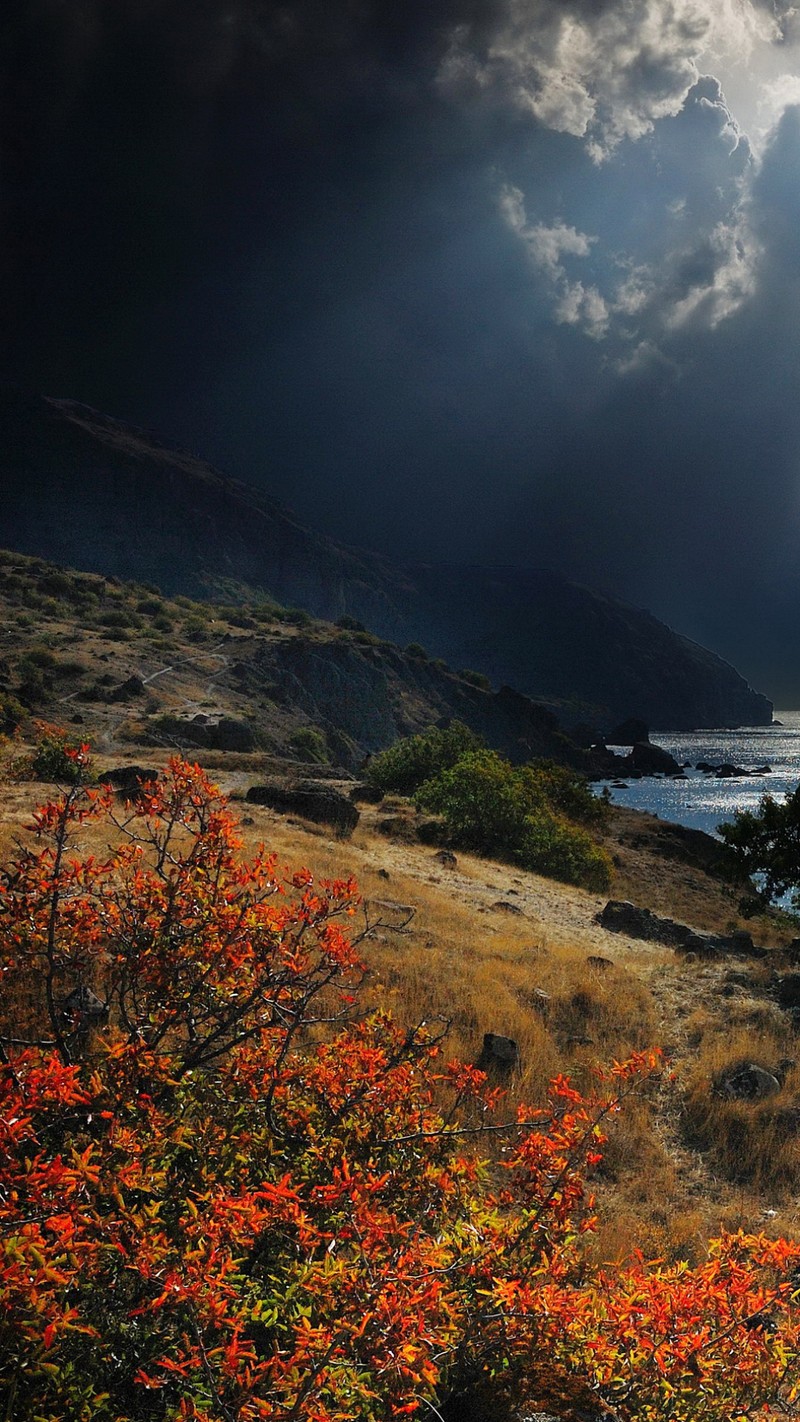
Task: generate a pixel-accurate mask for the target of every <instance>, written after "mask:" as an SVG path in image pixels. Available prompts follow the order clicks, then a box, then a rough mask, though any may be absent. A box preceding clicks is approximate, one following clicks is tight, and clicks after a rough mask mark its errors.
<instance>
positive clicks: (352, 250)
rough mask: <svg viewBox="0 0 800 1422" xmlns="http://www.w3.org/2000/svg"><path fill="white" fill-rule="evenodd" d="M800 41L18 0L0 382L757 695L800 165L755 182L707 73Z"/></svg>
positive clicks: (5, 183)
mask: <svg viewBox="0 0 800 1422" xmlns="http://www.w3.org/2000/svg"><path fill="white" fill-rule="evenodd" d="M795 27H796V20H795V18H794V15H793V11H792V9H791V7H790V6H789V5H788V4H785V3H783V0H781V3H780V4H773V3H768V2H767V0H764V3H759V4H758V5H750V4H748V3H744V4H741V3H739V0H669V3H667V0H403V3H397V2H396V0H392V3H388V0H372V3H370V0H351V3H348V0H338V2H337V3H332V0H287V3H285V4H280V3H271V2H268V0H229V3H227V4H225V3H220V0H70V3H65V2H64V0H10V3H9V4H8V5H7V7H6V8H4V10H3V14H2V17H1V18H0V218H1V219H2V222H1V225H0V300H2V305H3V313H4V320H3V323H2V337H0V353H1V354H2V369H3V370H4V372H5V374H6V375H7V376H10V377H12V378H16V379H18V380H21V381H23V382H24V383H27V384H29V385H31V386H33V387H35V388H38V389H43V390H46V391H48V392H50V393H55V394H64V395H71V396H73V397H76V398H80V399H84V400H87V401H89V402H91V403H94V404H96V405H99V406H101V407H103V408H105V409H107V410H110V411H111V412H113V413H118V414H120V415H122V416H125V417H128V418H132V419H134V420H137V421H139V422H142V423H148V424H150V425H153V426H155V427H156V428H158V429H160V430H161V431H162V432H163V434H164V435H165V436H166V437H168V438H170V437H171V438H177V439H179V440H180V441H181V442H183V443H187V444H189V445H191V446H193V447H195V448H197V449H199V450H201V451H202V452H205V453H207V454H209V455H210V456H211V457H213V458H215V459H216V460H217V462H219V463H222V464H223V465H225V466H226V467H227V468H228V469H229V470H230V471H231V472H234V473H238V474H240V475H242V476H243V477H245V478H249V479H252V480H254V481H261V482H264V483H266V484H267V485H268V486H269V487H271V488H273V489H274V490H275V491H276V492H279V493H280V494H281V495H282V496H283V497H284V498H285V499H286V500H287V501H288V502H289V503H291V504H293V505H295V507H297V508H298V509H299V510H300V512H301V513H304V514H305V516H306V517H308V518H309V520H311V521H313V522H316V523H318V524H319V525H321V526H324V527H326V528H328V529H329V530H330V531H331V532H333V533H335V534H336V535H338V536H340V537H342V536H343V537H349V538H350V539H351V540H353V541H358V540H360V541H362V542H365V543H372V544H378V545H382V546H384V547H387V548H390V549H392V550H393V551H395V552H397V553H401V554H407V555H412V556H413V555H421V556H425V557H430V558H436V557H438V558H476V559H479V558H487V557H492V558H494V559H496V560H498V561H507V562H510V561H516V562H519V563H539V562H543V561H546V562H550V563H555V564H557V565H558V566H560V567H561V568H562V569H563V570H565V571H567V572H568V573H571V574H572V575H574V576H578V577H584V578H586V579H587V580H594V581H595V582H600V583H601V584H603V585H604V586H606V587H609V588H612V589H616V590H618V591H621V592H623V593H626V594H627V595H629V596H631V597H632V598H634V599H635V600H636V601H639V602H642V603H645V602H648V603H650V604H651V605H652V606H653V607H654V610H656V611H658V612H659V613H660V614H661V615H666V616H667V617H670V618H672V620H673V621H676V622H678V623H680V625H681V626H682V627H683V628H684V629H685V630H688V631H690V632H692V633H694V634H695V635H698V636H705V637H707V638H708V639H709V640H711V641H712V643H714V644H715V645H717V646H719V647H721V648H722V649H723V650H725V651H726V652H727V653H728V654H729V655H731V656H732V657H734V659H738V660H739V661H740V662H742V664H743V666H744V669H745V670H749V671H751V672H752V674H753V675H759V676H761V669H762V667H764V668H767V663H768V658H767V655H766V651H765V656H764V658H763V660H762V661H759V659H758V656H757V655H756V651H757V650H758V651H759V655H760V650H759V649H761V650H763V649H767V650H769V649H768V646H767V644H768V642H769V637H768V636H765V635H764V628H763V627H762V628H761V630H760V631H759V630H758V627H757V619H756V614H755V613H754V612H753V611H752V609H753V607H754V606H755V605H756V603H757V601H758V599H759V598H761V599H762V601H764V602H765V603H766V600H768V599H771V602H770V606H771V607H773V608H775V609H778V611H776V612H775V614H774V617H773V619H772V624H771V625H772V627H774V629H775V640H776V645H777V641H778V640H779V638H778V630H777V629H778V628H779V627H780V629H783V628H784V621H785V620H786V619H788V612H787V611H786V609H789V608H791V607H793V606H796V601H793V600H794V599H795V591H794V589H795V575H794V571H793V568H794V562H795V561H796V559H795V550H796V540H797V532H798V529H797V506H796V505H797V496H796V493H795V487H796V473H795V470H796V461H797V456H798V450H799V449H800V415H798V414H797V413H796V401H795V400H794V397H793V388H794V384H793V382H794V381H795V378H796V375H797V366H798V346H797V336H796V331H797V329H798V319H797V318H798V316H800V311H798V310H797V295H798V272H800V250H798V239H797V232H798V231H799V230H800V224H799V223H798V216H800V214H798V213H797V210H796V209H797V202H798V199H797V193H798V192H800V181H798V180H797V179H798V163H799V161H800V137H799V136H798V131H797V123H796V120H795V119H793V118H792V117H787V118H786V119H785V120H784V123H783V125H782V126H781V129H780V130H779V132H778V133H777V135H776V136H774V138H773V141H772V145H771V147H770V148H769V151H768V152H767V153H766V154H765V155H764V156H763V160H762V158H761V157H760V156H759V155H755V156H754V153H753V151H752V149H751V146H750V143H749V141H748V139H747V137H746V135H745V134H744V133H743V132H742V131H741V128H740V125H739V123H738V122H737V117H736V115H735V113H733V112H731V109H730V108H729V106H728V103H727V101H726V97H725V93H724V88H723V87H722V86H721V84H720V80H719V75H717V74H715V73H711V72H706V73H703V72H702V71H703V69H704V68H706V69H712V70H713V67H714V61H713V55H714V54H716V53H717V52H719V53H720V54H723V53H725V52H735V53H738V52H740V51H741V52H743V51H744V50H746V48H747V46H748V45H750V44H755V43H759V44H761V45H765V46H770V45H772V46H773V48H774V47H780V46H782V47H783V49H784V50H786V51H787V52H788V51H789V50H791V47H792V45H793V44H794V42H795V38H796V37H795V33H794V31H795ZM709 55H711V56H712V59H711V60H709V58H708V56H709ZM701 56H702V57H703V62H702V63H701V62H700V61H701ZM793 125H794V126H793ZM798 593H799V595H800V590H798ZM795 621H796V622H798V623H799V624H800V619H797V618H795ZM770 635H771V633H770ZM780 635H781V636H783V635H784V631H783V630H781V632H780ZM787 635H788V634H787ZM737 638H738V640H737ZM754 649H755V650H754ZM798 653H800V648H798ZM769 656H770V657H772V661H770V662H769V666H772V665H773V663H774V661H775V657H774V656H773V653H772V652H771V651H770V652H769ZM748 658H749V659H750V660H749V661H748ZM797 660H798V666H800V655H798V659H797ZM765 677H766V680H765ZM762 680H764V682H765V689H767V690H769V689H770V683H769V677H768V676H767V675H766V672H765V673H764V676H762ZM798 689H799V690H800V685H799V686H798Z"/></svg>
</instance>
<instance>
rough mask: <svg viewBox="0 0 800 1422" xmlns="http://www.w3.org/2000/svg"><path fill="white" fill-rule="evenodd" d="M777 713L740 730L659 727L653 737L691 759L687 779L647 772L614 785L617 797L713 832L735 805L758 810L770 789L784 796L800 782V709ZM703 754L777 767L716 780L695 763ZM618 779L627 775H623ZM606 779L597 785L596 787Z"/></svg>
mask: <svg viewBox="0 0 800 1422" xmlns="http://www.w3.org/2000/svg"><path fill="white" fill-rule="evenodd" d="M775 718H776V721H780V722H781V724H780V725H775V724H773V725H772V726H744V727H741V728H740V729H738V730H735V731H714V730H709V731H689V732H679V733H678V732H675V733H670V732H668V731H664V732H658V731H654V732H653V733H652V734H651V737H650V739H651V741H652V742H653V744H654V745H658V746H663V748H664V750H668V751H670V752H671V753H672V755H674V757H675V759H676V760H677V762H678V764H679V765H684V763H685V762H686V761H688V762H689V764H688V765H687V766H685V770H684V773H685V775H686V776H687V779H686V780H669V779H660V778H657V777H654V776H645V777H644V778H643V779H642V780H631V781H629V782H626V783H627V785H628V788H627V789H626V790H617V789H612V788H610V787H609V793H610V795H611V799H612V801H613V803H614V804H616V805H628V806H629V807H630V808H631V809H634V810H648V811H649V812H650V814H653V815H658V816H659V818H660V819H662V820H672V821H673V823H675V824H679V825H689V826H691V827H692V828H694V829H702V830H706V832H707V833H708V834H714V833H715V832H716V829H717V826H718V825H719V824H720V823H721V822H722V821H723V820H730V819H732V818H733V815H734V813H735V811H736V810H757V809H758V806H759V803H760V801H761V797H762V796H763V795H765V794H766V793H767V792H769V794H770V795H774V796H775V798H776V799H783V797H784V796H785V795H786V794H787V792H789V791H791V790H795V789H796V788H797V785H798V784H799V783H800V711H776V713H775ZM616 749H618V750H619V751H622V750H623V748H622V747H617V748H616ZM623 753H624V752H623ZM701 760H705V761H709V762H710V763H711V764H712V765H723V764H728V765H737V766H741V767H743V768H744V769H747V770H753V769H754V768H755V767H756V766H761V765H765V764H766V765H770V766H771V767H772V770H771V773H770V774H769V775H746V776H741V777H737V778H736V779H726V780H716V779H714V777H713V776H710V775H704V774H703V772H702V771H699V770H696V769H695V767H696V765H697V762H698V761H701ZM619 779H621V780H624V779H625V777H624V775H621V776H620V777H619ZM605 783H607V782H601V783H600V784H599V785H597V786H596V788H597V790H600V789H602V787H603V784H605Z"/></svg>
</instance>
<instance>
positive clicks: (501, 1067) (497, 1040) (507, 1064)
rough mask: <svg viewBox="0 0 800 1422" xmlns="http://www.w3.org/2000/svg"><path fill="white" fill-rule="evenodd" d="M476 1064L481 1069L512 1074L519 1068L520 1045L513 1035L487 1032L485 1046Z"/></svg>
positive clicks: (499, 1073)
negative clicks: (507, 1035) (505, 1035)
mask: <svg viewBox="0 0 800 1422" xmlns="http://www.w3.org/2000/svg"><path fill="white" fill-rule="evenodd" d="M475 1065H476V1066H478V1067H480V1069H481V1071H485V1072H487V1073H495V1074H497V1075H500V1076H510V1075H511V1073H512V1072H514V1071H518V1070H519V1065H520V1060H519V1047H518V1046H517V1044H516V1042H515V1041H514V1039H513V1037H501V1036H499V1035H498V1033H496V1032H485V1033H484V1035H483V1047H482V1048H481V1054H480V1056H479V1057H478V1060H477V1062H476V1063H475Z"/></svg>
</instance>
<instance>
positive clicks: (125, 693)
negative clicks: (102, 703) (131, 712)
mask: <svg viewBox="0 0 800 1422" xmlns="http://www.w3.org/2000/svg"><path fill="white" fill-rule="evenodd" d="M144 693H145V685H144V682H143V681H142V678H141V677H140V676H129V677H128V680H127V681H123V682H122V683H121V684H120V685H119V686H115V687H114V688H113V690H112V691H109V693H108V700H109V701H132V700H133V699H134V698H135V697H137V696H144Z"/></svg>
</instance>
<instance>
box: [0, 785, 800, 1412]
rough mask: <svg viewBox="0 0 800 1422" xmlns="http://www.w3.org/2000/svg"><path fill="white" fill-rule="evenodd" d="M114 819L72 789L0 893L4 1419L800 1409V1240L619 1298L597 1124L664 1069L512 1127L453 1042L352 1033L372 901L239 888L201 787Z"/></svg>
mask: <svg viewBox="0 0 800 1422" xmlns="http://www.w3.org/2000/svg"><path fill="white" fill-rule="evenodd" d="M111 801H112V797H111V792H110V791H108V790H104V791H102V792H101V791H97V792H87V791H85V790H84V789H83V788H82V787H81V786H80V785H76V786H74V787H72V789H70V790H69V791H68V792H67V793H66V794H65V795H64V796H63V797H62V798H61V799H59V800H56V801H53V802H51V803H50V804H48V805H46V806H44V807H43V808H42V809H41V810H40V811H39V812H38V813H37V816H36V818H35V822H34V826H33V829H34V835H35V837H34V839H33V842H32V843H31V844H29V845H24V846H21V847H19V848H18V851H17V854H16V857H15V859H14V860H13V861H12V862H11V863H9V864H8V865H7V866H6V867H5V868H4V869H3V870H2V871H1V873H0V878H1V880H2V893H1V894H0V970H2V971H3V974H4V978H5V979H6V980H7V983H8V988H9V991H8V993H7V994H6V995H5V997H4V999H3V1005H2V1006H0V1047H2V1051H1V1052H0V1140H1V1141H2V1150H0V1267H2V1278H3V1292H2V1302H1V1303H0V1392H1V1393H2V1397H3V1399H4V1401H5V1404H6V1406H5V1411H6V1414H7V1415H8V1416H9V1417H11V1416H12V1415H13V1417H14V1418H15V1422H34V1419H37V1418H46V1419H53V1422H54V1419H56V1418H58V1419H61V1418H70V1419H72V1418H75V1419H78V1418H87V1419H88V1418H91V1419H92V1422H120V1419H122V1418H124V1419H125V1422H179V1419H180V1422H266V1420H267V1419H272V1422H345V1419H353V1422H355V1419H361V1422H377V1420H378V1419H380V1422H383V1419H389V1418H393V1417H394V1418H397V1417H401V1416H406V1415H416V1414H418V1413H420V1409H424V1411H422V1412H421V1414H420V1415H423V1416H427V1415H428V1413H432V1414H437V1413H438V1412H439V1410H440V1409H441V1408H445V1409H447V1408H448V1405H449V1407H450V1409H451V1415H463V1412H464V1410H465V1407H466V1404H467V1403H468V1402H469V1401H470V1400H473V1399H474V1398H475V1396H476V1395H480V1394H481V1393H483V1394H484V1396H485V1397H486V1396H488V1398H489V1399H491V1402H492V1403H493V1405H494V1411H495V1412H496V1413H497V1412H500V1411H501V1409H502V1407H503V1404H504V1402H507V1403H509V1404H510V1402H511V1400H512V1398H513V1397H514V1395H515V1394H521V1395H522V1396H523V1397H524V1399H525V1400H526V1401H527V1402H528V1403H529V1405H534V1406H537V1407H546V1408H547V1407H549V1408H550V1409H552V1408H553V1407H556V1408H558V1409H559V1410H562V1411H566V1412H567V1413H573V1414H574V1413H575V1412H577V1411H578V1410H581V1411H586V1410H591V1411H593V1412H598V1411H599V1412H604V1413H605V1412H608V1410H612V1411H613V1412H614V1414H615V1415H616V1416H617V1417H619V1418H620V1422H633V1419H637V1422H656V1419H660V1418H664V1417H668V1418H669V1419H670V1422H700V1419H702V1420H703V1422H723V1419H729V1418H741V1417H743V1416H744V1415H745V1414H747V1415H750V1414H751V1413H753V1412H755V1411H756V1410H757V1409H760V1408H763V1409H764V1410H765V1411H766V1410H767V1409H769V1408H772V1409H773V1410H774V1411H784V1410H786V1408H788V1407H789V1405H790V1403H791V1400H792V1399H793V1397H794V1396H795V1394H796V1392H797V1389H798V1385H800V1349H799V1348H798V1344H799V1343H800V1326H799V1325H798V1320H797V1316H796V1310H795V1309H794V1306H793V1302H792V1299H793V1292H792V1291H793V1289H794V1288H795V1287H796V1275H797V1271H798V1266H800V1246H798V1245H796V1244H793V1243H790V1242H787V1241H785V1240H773V1241H770V1240H767V1239H765V1238H763V1237H747V1236H744V1235H741V1234H739V1235H733V1236H725V1237H723V1239H721V1240H720V1241H717V1242H715V1243H714V1244H712V1246H711V1247H710V1250H709V1255H708V1258H707V1259H706V1261H705V1262H704V1263H703V1264H702V1265H700V1266H699V1267H697V1268H695V1269H690V1268H688V1267H687V1266H686V1265H684V1264H678V1265H676V1266H674V1267H669V1268H667V1267H663V1266H659V1265H656V1266H654V1267H650V1266H647V1265H645V1264H644V1263H643V1262H642V1261H641V1259H638V1260H635V1261H633V1263H632V1264H631V1265H629V1266H624V1267H618V1268H612V1267H610V1266H608V1267H605V1268H603V1269H602V1270H600V1271H598V1270H596V1269H594V1268H593V1267H592V1265H591V1262H590V1259H589V1257H588V1256H587V1254H586V1253H585V1251H584V1250H583V1247H582V1240H583V1236H584V1234H585V1231H586V1230H587V1229H590V1228H591V1219H590V1218H589V1217H587V1214H586V1210H585V1208H584V1205H585V1201H584V1181H585V1176H586V1173H587V1171H589V1170H591V1169H592V1168H594V1166H596V1165H597V1163H598V1161H599V1158H600V1151H599V1146H600V1145H601V1143H602V1137H601V1122H602V1119H603V1118H604V1117H605V1116H606V1115H608V1114H609V1113H610V1112H612V1111H614V1110H616V1108H617V1102H618V1099H619V1097H620V1096H624V1095H626V1094H628V1093H629V1092H630V1091H631V1090H632V1089H634V1087H635V1084H636V1082H637V1079H640V1078H641V1076H642V1075H643V1074H646V1073H647V1072H649V1071H650V1070H651V1069H652V1068H653V1066H654V1065H655V1063H654V1061H653V1059H652V1058H647V1057H646V1056H645V1055H644V1054H640V1055H639V1056H638V1057H636V1058H635V1059H633V1060H632V1061H630V1062H628V1063H624V1064H622V1065H620V1066H617V1067H615V1068H614V1069H613V1071H612V1075H611V1080H612V1081H613V1087H609V1086H606V1088H605V1091H606V1095H605V1096H604V1098H602V1099H601V1100H599V1101H597V1102H595V1103H589V1102H587V1101H585V1100H584V1099H583V1098H582V1097H581V1096H580V1095H579V1093H578V1092H577V1091H575V1090H574V1089H573V1088H572V1087H571V1086H570V1084H569V1082H567V1081H566V1080H564V1079H563V1078H561V1079H559V1080H558V1081H556V1082H554V1083H553V1088H552V1096H551V1101H550V1104H549V1106H548V1107H547V1108H545V1109H543V1110H538V1111H533V1110H531V1109H529V1108H527V1107H520V1108H519V1110H518V1112H517V1113H516V1114H515V1116H513V1117H510V1116H505V1115H503V1109H502V1093H499V1092H497V1091H492V1090H488V1088H487V1084H486V1080H485V1078H484V1076H483V1074H482V1073H481V1072H479V1071H477V1070H476V1068H474V1067H469V1066H463V1065H461V1064H458V1063H451V1064H449V1065H443V1064H442V1062H441V1059H440V1050H441V1044H440V1040H437V1037H436V1036H435V1035H433V1036H432V1035H431V1033H430V1032H426V1031H425V1030H423V1029H421V1028H409V1029H405V1030H401V1029H399V1028H398V1027H396V1026H395V1025H393V1024H392V1022H391V1021H390V1020H389V1019H388V1018H387V1017H386V1016H385V1015H382V1014H379V1015H377V1016H373V1017H369V1018H364V1017H361V1018H358V1017H356V1019H355V1020H354V1021H353V1022H351V1023H350V1024H348V1023H347V1022H345V1021H344V1020H343V1016H344V1014H345V1013H346V1012H347V1010H348V1006H349V1004H350V1001H351V999H352V997H353V995H354V994H356V993H357V990H358V978H359V974H360V969H361V965H360V964H359V962H358V955H357V952H356V948H355V946H354V945H353V944H352V943H351V942H349V941H348V939H347V937H346V936H345V934H344V933H343V931H342V928H341V926H340V924H339V922H338V921H337V918H338V916H339V915H342V914H345V915H346V914H348V913H349V912H350V911H351V910H352V908H353V907H354V905H355V902H356V891H355V886H354V885H353V884H352V883H351V882H350V881H341V882H334V883H326V882H322V883H314V882H313V880H312V877H311V875H310V874H309V873H308V871H306V870H301V871H299V872H298V873H297V874H295V875H294V876H292V878H291V880H290V881H289V882H287V883H282V882H281V881H280V880H279V879H278V877H277V874H276V862H275V860H274V858H270V857H269V856H267V855H266V854H265V853H264V852H263V851H261V852H259V853H258V854H257V855H256V857H255V859H254V860H253V861H252V862H249V863H246V862H243V861H242V859H241V858H240V855H239V842H238V840H237V837H236V832H235V826H234V824H233V821H232V819H231V817H230V814H229V812H228V810H227V807H226V803H225V801H224V799H223V797H222V796H221V795H220V794H219V792H218V791H217V790H216V789H215V788H214V787H213V786H211V785H210V783H209V782H208V781H207V779H206V778H205V776H204V775H203V773H202V771H200V770H199V768H198V767H196V766H190V765H187V764H186V763H185V762H182V761H178V760H175V761H173V762H172V763H171V764H170V766H169V768H168V771H167V774H166V776H165V777H164V778H163V779H161V780H160V781H159V782H158V783H154V782H151V783H150V784H149V785H146V786H145V787H144V788H143V790H142V794H141V797H140V800H139V802H138V803H137V804H136V805H135V806H132V807H131V808H130V810H129V812H128V816H127V820H126V823H125V825H124V833H123V834H122V837H121V840H122V842H121V844H120V845H119V846H118V847H117V848H114V847H113V846H111V847H110V848H109V850H108V851H107V852H106V853H104V854H103V855H101V856H98V857H95V858H93V857H84V858H81V856H80V854H79V853H78V851H77V846H76V845H75V844H74V843H73V839H74V836H75V834H76V833H78V834H80V836H81V837H83V836H84V835H85V833H86V832H87V828H88V827H89V826H90V825H91V824H92V823H93V825H94V828H95V829H97V828H98V827H99V825H101V824H102V823H103V822H105V821H106V820H107V819H108V817H109V816H110V814H111ZM21 987H22V988H25V989H26V990H27V989H31V988H32V989H34V990H35V991H36V992H38V997H39V1008H38V1017H37V1016H36V1015H35V1013H32V1015H31V1019H30V1020H29V1021H28V1022H27V1023H26V1022H25V1020H24V1019H23V1020H21V1017H22V1014H21V1013H20V1011H19V1008H18V1006H14V1004H15V1002H16V1003H17V1004H18V1003H19V1001H20V995H19V989H20V988H21ZM90 989H91V991H90ZM15 992H16V994H17V995H16V997H15V996H14V994H15ZM87 1019H90V1021H89V1022H87ZM92 1023H93V1024H94V1025H91V1024H92ZM326 1024H327V1025H326ZM26 1036H27V1037H29V1039H30V1045H29V1046H27V1047H26V1046H25V1045H24V1039H25V1037H26ZM48 1039H49V1040H48ZM490 1132H494V1133H496V1135H495V1136H494V1137H493V1138H496V1139H499V1140H506V1142H507V1144H506V1146H505V1148H504V1150H503V1152H502V1166H503V1167H504V1168H503V1169H502V1172H500V1171H498V1169H497V1167H494V1168H493V1169H492V1170H489V1169H488V1167H487V1166H486V1165H485V1163H484V1162H483V1159H482V1156H483V1154H484V1151H485V1141H486V1140H487V1139H488V1138H490V1137H489V1133H490ZM498 1174H501V1179H500V1180H499V1181H496V1179H495V1177H496V1176H497V1175H498ZM510 1410H511V1409H510V1405H509V1412H510Z"/></svg>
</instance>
